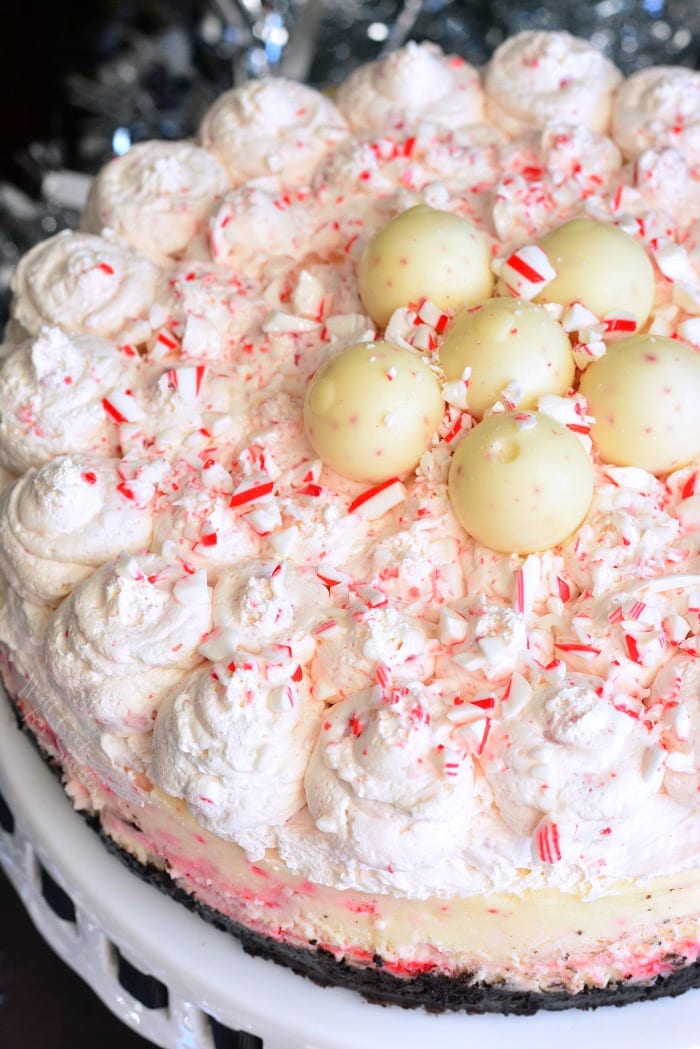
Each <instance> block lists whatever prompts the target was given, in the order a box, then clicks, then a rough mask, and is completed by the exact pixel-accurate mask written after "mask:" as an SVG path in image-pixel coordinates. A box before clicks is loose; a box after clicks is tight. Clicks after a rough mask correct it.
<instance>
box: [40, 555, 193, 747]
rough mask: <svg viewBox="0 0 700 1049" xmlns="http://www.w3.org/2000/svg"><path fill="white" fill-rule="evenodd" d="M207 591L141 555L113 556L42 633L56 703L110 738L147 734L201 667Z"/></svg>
mask: <svg viewBox="0 0 700 1049" xmlns="http://www.w3.org/2000/svg"><path fill="white" fill-rule="evenodd" d="M210 627H211V591H210V590H209V588H208V586H207V583H206V576H205V574H204V572H198V573H196V574H195V575H194V576H191V575H188V574H187V573H186V572H184V571H183V570H182V569H180V568H178V567H175V566H174V565H171V564H168V563H167V561H165V560H164V559H163V558H161V557H157V556H156V555H153V554H149V555H143V556H139V557H131V556H129V555H128V554H122V555H120V556H119V557H118V558H117V560H116V561H111V562H110V563H109V564H106V565H103V567H102V568H99V569H98V570H97V571H96V572H95V573H94V574H93V575H92V576H90V578H89V579H87V580H85V582H83V583H81V584H80V585H79V586H77V587H76V589H75V590H74V591H73V593H72V594H71V595H70V597H68V598H66V600H65V601H64V602H63V604H61V605H60V607H59V609H58V611H57V612H56V614H55V615H54V617H53V619H52V620H51V622H50V624H49V627H48V629H47V631H46V636H45V643H44V652H45V656H46V661H47V665H48V669H49V674H50V676H51V680H52V683H53V686H54V688H55V689H56V690H57V692H58V693H59V694H60V695H61V697H62V698H63V700H64V702H65V703H66V704H67V705H68V706H69V707H71V708H73V709H74V710H76V711H77V712H78V713H80V714H85V715H87V716H88V717H91V718H93V719H94V720H95V721H96V722H97V723H98V724H99V725H100V726H101V727H102V728H104V729H106V730H107V731H108V732H112V733H114V734H115V735H117V736H129V735H131V734H132V733H139V732H149V731H150V730H151V729H152V728H153V721H154V719H155V716H156V712H157V709H158V705H159V703H160V702H161V701H162V700H163V699H164V698H165V696H166V695H167V694H168V693H169V692H170V690H171V689H173V688H177V687H178V686H179V685H180V684H181V683H182V682H183V679H184V678H185V676H186V674H187V673H188V672H189V671H191V670H193V669H194V668H195V667H196V666H197V664H198V663H199V662H200V661H201V660H200V656H199V654H198V648H199V646H200V644H201V643H202V640H203V638H204V636H205V635H206V634H207V632H208V631H209V629H210Z"/></svg>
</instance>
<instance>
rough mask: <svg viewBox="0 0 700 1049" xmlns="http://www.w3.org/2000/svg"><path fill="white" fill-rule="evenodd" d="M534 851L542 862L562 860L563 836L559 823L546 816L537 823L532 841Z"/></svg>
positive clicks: (535, 855)
mask: <svg viewBox="0 0 700 1049" xmlns="http://www.w3.org/2000/svg"><path fill="white" fill-rule="evenodd" d="M532 851H533V855H534V857H535V858H536V859H538V860H539V861H540V863H547V864H551V863H558V862H559V861H560V860H561V856H562V853H561V838H560V834H559V825H558V824H557V823H555V821H554V820H552V819H550V818H549V817H548V816H545V817H544V818H543V819H542V820H540V822H539V823H538V824H537V827H536V828H535V833H534V835H533V841H532Z"/></svg>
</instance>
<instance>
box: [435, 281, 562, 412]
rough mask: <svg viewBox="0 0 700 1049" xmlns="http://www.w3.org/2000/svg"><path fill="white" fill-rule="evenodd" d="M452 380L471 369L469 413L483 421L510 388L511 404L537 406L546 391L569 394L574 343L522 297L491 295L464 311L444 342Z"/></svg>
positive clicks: (444, 366)
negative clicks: (494, 297)
mask: <svg viewBox="0 0 700 1049" xmlns="http://www.w3.org/2000/svg"><path fill="white" fill-rule="evenodd" d="M440 366H441V367H442V369H443V371H444V372H445V375H446V376H447V378H448V380H453V381H454V380H457V379H460V378H461V377H462V374H463V373H464V369H465V368H469V369H470V372H469V386H468V393H467V400H468V406H469V411H470V412H471V414H472V415H473V416H475V418H477V419H480V418H481V417H482V416H483V414H484V412H486V411H487V409H489V408H492V407H493V405H494V404H495V403H496V401H498V400H500V399H501V398H502V397H503V391H504V390H506V388H508V389H509V391H510V396H509V398H508V400H509V407H513V408H534V407H535V405H536V403H537V399H538V397H540V396H541V395H542V394H564V393H566V391H567V390H568V388H569V386H570V385H571V383H572V381H573V378H574V359H573V357H572V355H571V346H570V343H569V340H568V338H567V336H566V333H565V332H564V330H563V328H562V327H561V325H560V324H559V323H558V322H557V321H555V320H554V318H553V317H552V316H551V315H550V314H549V313H548V311H547V310H546V309H544V308H543V307H541V306H535V305H533V304H531V303H529V302H525V301H524V300H522V299H508V298H503V299H490V300H488V301H487V302H484V303H481V304H480V305H479V306H472V307H471V308H470V309H467V310H461V311H460V312H459V313H458V314H457V316H456V317H455V318H454V320H453V322H452V324H451V325H450V326H449V328H448V329H447V332H446V334H445V338H444V340H443V342H442V344H441V346H440Z"/></svg>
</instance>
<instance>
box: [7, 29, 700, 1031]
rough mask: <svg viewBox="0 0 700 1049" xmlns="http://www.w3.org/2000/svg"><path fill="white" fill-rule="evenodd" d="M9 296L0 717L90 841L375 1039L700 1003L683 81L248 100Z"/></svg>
mask: <svg viewBox="0 0 700 1049" xmlns="http://www.w3.org/2000/svg"><path fill="white" fill-rule="evenodd" d="M13 292H14V298H13V303H12V319H11V322H10V324H9V326H8V329H7V332H6V335H5V343H4V345H3V362H2V367H1V369H0V465H1V466H2V495H1V497H0V571H1V574H2V607H1V609H0V658H1V661H2V673H3V679H4V682H5V686H6V689H7V691H8V693H9V695H10V697H11V699H12V700H13V702H14V705H15V707H16V710H17V714H18V717H19V719H20V721H21V722H22V724H23V725H24V726H26V728H27V729H28V730H29V731H30V732H31V733H32V734H33V736H34V737H35V738H36V740H37V741H38V743H39V745H40V747H41V749H42V752H43V753H44V754H45V755H46V757H47V759H48V760H50V761H51V762H52V764H53V765H54V766H55V768H56V769H57V770H59V771H60V774H61V776H62V779H63V782H64V784H65V788H66V790H67V791H68V793H69V795H70V797H71V798H72V800H73V802H74V804H75V806H76V808H77V809H79V810H81V811H82V812H84V813H86V814H87V815H89V816H90V817H91V818H92V819H93V821H95V822H96V823H97V824H98V826H99V829H100V830H101V832H102V834H103V835H104V838H105V841H106V842H107V843H108V844H109V846H110V847H112V848H113V849H115V850H116V851H118V852H119V854H120V855H121V856H122V857H123V858H124V859H125V860H126V861H127V862H129V863H130V864H131V865H132V866H133V868H134V871H135V872H137V873H138V874H140V875H141V876H143V877H146V878H149V879H150V880H151V881H153V882H154V883H155V884H158V885H159V886H160V887H161V888H164V889H165V890H166V891H169V892H170V893H171V894H173V895H175V896H176V897H177V898H178V899H180V900H182V901H183V903H186V904H187V905H188V906H191V907H194V908H196V909H198V910H199V911H200V912H201V913H202V915H203V916H204V917H206V918H208V919H209V920H213V921H215V922H216V923H217V924H220V925H222V926H225V927H227V928H230V929H231V930H232V931H233V932H234V933H236V934H237V935H238V936H239V937H240V938H241V940H242V942H243V944H244V946H245V947H246V948H247V949H248V950H250V951H252V952H255V953H258V954H264V955H266V956H268V957H270V958H273V959H275V960H277V961H279V962H282V963H284V964H287V965H290V966H291V967H292V968H294V969H295V970H296V971H297V972H300V973H304V974H306V975H308V976H311V977H312V978H313V979H315V980H317V981H319V982H322V983H333V984H341V985H344V986H349V987H354V988H356V989H357V990H359V991H361V992H362V993H364V994H365V995H366V996H368V997H370V998H372V999H374V1000H377V1001H384V1002H398V1003H400V1004H404V1005H411V1006H416V1005H422V1006H426V1007H427V1008H429V1009H437V1010H439V1009H466V1010H471V1011H489V1010H491V1011H496V1010H498V1011H505V1012H532V1011H534V1010H535V1009H538V1008H557V1009H560V1008H564V1007H567V1006H586V1007H588V1006H591V1005H595V1004H600V1003H604V1002H611V1001H613V1002H617V1003H622V1002H625V1001H633V1000H635V999H640V998H651V997H656V996H658V995H661V994H669V993H671V994H672V993H678V992H679V991H680V990H683V989H684V988H686V987H690V986H695V985H700V961H699V956H700V641H699V624H700V74H699V73H696V72H692V71H689V70H686V69H680V68H666V67H657V68H653V69H646V70H642V71H641V72H637V73H634V74H633V75H632V76H630V77H629V78H627V79H626V80H625V79H623V78H622V76H621V75H620V73H619V72H618V70H617V69H616V68H615V67H614V66H613V65H612V64H611V63H610V62H609V61H607V59H605V58H604V57H603V56H602V54H601V53H600V52H599V51H597V50H596V49H595V48H594V47H593V46H592V45H590V44H589V43H587V42H586V41H583V40H579V39H576V38H574V37H571V36H569V35H568V34H566V33H563V32H557V33H544V32H526V33H521V34H520V35H518V36H516V37H513V38H512V39H510V40H508V41H506V43H504V44H503V45H502V46H501V47H500V48H499V49H498V50H497V51H496V52H495V54H494V56H493V58H492V59H491V61H490V63H489V65H488V66H487V68H486V69H485V71H484V72H483V75H481V74H480V73H479V72H477V71H476V70H474V69H473V68H471V67H470V66H469V65H468V64H466V63H465V62H464V60H463V59H461V58H459V57H457V56H454V55H445V54H443V53H442V52H441V51H440V50H439V49H438V48H437V47H435V46H434V45H431V44H420V45H417V44H408V45H407V46H406V47H405V48H403V49H402V50H400V51H397V52H395V53H393V54H391V55H389V56H388V57H386V58H382V59H380V60H378V61H376V62H374V63H371V64H369V65H365V66H363V67H361V68H360V69H358V70H357V71H356V72H354V73H353V74H352V75H351V76H350V77H349V79H348V80H347V81H346V82H345V83H344V84H342V85H341V87H340V88H339V90H338V91H337V94H336V95H335V96H334V98H333V100H331V99H330V98H328V97H326V96H325V95H323V94H321V93H319V92H317V91H315V90H314V89H312V88H310V87H306V86H304V85H301V84H298V83H293V82H289V81H285V80H282V79H271V80H261V81H256V82H251V83H247V84H244V85H243V86H241V87H237V88H235V89H234V90H232V91H229V92H227V93H225V94H224V95H222V96H221V97H220V98H219V99H218V100H217V101H216V103H215V104H214V105H213V106H212V108H211V109H210V110H209V112H208V113H207V114H206V115H205V117H204V119H203V122H202V125H201V128H200V134H199V138H198V141H197V142H196V143H195V142H180V143H169V142H168V143H166V142H148V143H141V144H138V145H136V146H134V147H133V148H132V149H130V150H129V152H128V153H126V154H125V155H124V156H121V157H117V158H115V159H114V160H112V161H111V162H110V163H109V164H108V165H107V166H106V167H105V168H104V169H103V170H102V171H101V172H100V174H99V175H98V176H97V177H96V179H95V180H94V183H93V186H92V189H91V192H90V197H89V200H88V203H87V206H86V209H85V212H84V216H83V222H82V228H81V229H80V230H79V231H78V232H63V233H59V234H58V235H56V236H54V237H51V238H50V239H48V240H46V241H44V242H42V243H40V244H38V245H37V246H36V247H34V248H33V249H32V250H31V251H30V252H29V253H28V254H27V255H26V256H25V257H24V258H23V259H22V260H21V261H20V263H19V265H18V267H17V270H16V272H15V275H14V279H13Z"/></svg>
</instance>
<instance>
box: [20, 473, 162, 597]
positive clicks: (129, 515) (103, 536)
mask: <svg viewBox="0 0 700 1049" xmlns="http://www.w3.org/2000/svg"><path fill="white" fill-rule="evenodd" d="M118 466H119V464H118V461H117V460H115V459H95V458H90V457H88V456H85V455H82V456H81V455H76V456H73V457H70V458H69V457H67V456H64V457H61V458H59V459H53V460H52V461H51V462H49V463H47V464H46V465H45V466H42V467H41V469H39V470H34V469H32V470H29V471H28V472H27V473H26V474H25V475H24V476H23V477H21V478H20V479H19V480H18V481H17V482H15V484H13V485H12V487H11V488H10V489H9V490H8V491H7V492H5V494H4V495H3V496H2V499H0V569H1V570H2V572H3V574H4V576H5V578H6V580H7V581H8V582H9V584H10V585H11V586H12V587H13V588H14V589H15V590H16V591H17V592H18V593H19V594H21V595H22V597H24V598H26V599H27V600H28V601H36V602H40V601H47V602H49V603H53V604H56V603H57V602H58V601H59V600H60V599H61V598H62V597H65V595H66V594H68V593H70V591H71V589H72V588H73V587H74V586H75V585H76V584H77V583H79V582H80V581H81V580H83V579H86V578H87V577H88V576H89V575H91V574H92V572H93V570H94V569H95V568H96V567H98V566H99V565H102V564H104V563H105V562H106V561H108V560H110V559H111V558H112V557H115V556H116V555H117V554H118V553H119V552H120V551H121V550H128V551H133V552H135V551H138V550H143V549H145V548H146V547H147V546H148V543H149V541H150V538H151V531H152V527H153V522H152V513H153V511H152V508H151V507H150V506H148V505H145V506H140V505H137V504H136V503H135V502H134V500H133V499H130V498H128V497H126V496H125V495H123V494H122V492H120V490H119V486H120V483H121V478H120V476H119V473H118Z"/></svg>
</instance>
